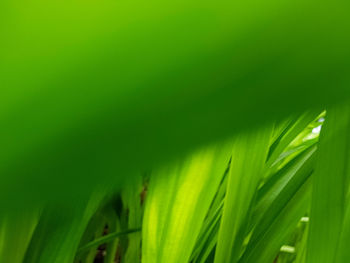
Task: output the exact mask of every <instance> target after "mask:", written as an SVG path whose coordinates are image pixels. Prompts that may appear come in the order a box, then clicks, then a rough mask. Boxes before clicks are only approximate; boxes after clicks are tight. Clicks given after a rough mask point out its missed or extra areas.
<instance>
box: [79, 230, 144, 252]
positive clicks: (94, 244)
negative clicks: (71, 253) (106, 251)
mask: <svg viewBox="0 0 350 263" xmlns="http://www.w3.org/2000/svg"><path fill="white" fill-rule="evenodd" d="M140 231H141V228H135V229H129V230H126V231H123V232H115V233H111V234H108V235H105V236H102V237H100V238H98V239H96V240H94V241H91V242H90V243H87V244H86V245H84V246H82V247H80V248H79V249H78V251H77V253H82V252H84V251H86V250H89V249H91V248H95V247H98V246H100V245H102V244H106V243H109V242H111V241H113V240H114V239H116V238H118V237H121V236H125V235H129V234H133V233H137V232H140Z"/></svg>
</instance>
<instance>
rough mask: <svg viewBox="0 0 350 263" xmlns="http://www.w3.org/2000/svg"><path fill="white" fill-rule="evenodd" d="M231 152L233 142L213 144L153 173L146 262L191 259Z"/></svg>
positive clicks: (145, 240) (146, 219)
mask: <svg viewBox="0 0 350 263" xmlns="http://www.w3.org/2000/svg"><path fill="white" fill-rule="evenodd" d="M230 155H231V143H224V144H218V145H213V146H211V147H209V148H205V149H201V150H199V151H197V152H196V153H194V154H193V155H191V156H189V157H188V158H187V159H185V160H184V161H182V162H178V163H176V164H173V165H168V166H167V167H164V168H162V169H160V170H158V171H156V172H155V173H154V174H153V175H152V176H151V180H150V184H149V190H148V193H147V200H146V207H145V214H144V221H143V227H142V233H143V239H142V240H143V241H142V242H143V243H142V244H143V246H142V261H143V262H144V263H162V262H167V263H178V262H188V261H189V259H190V256H191V253H192V250H193V248H194V246H195V243H196V240H197V238H198V235H199V234H200V230H201V227H202V225H203V222H204V219H205V217H206V215H207V213H208V210H209V208H210V205H211V203H212V200H213V198H214V196H215V194H216V191H217V190H218V187H219V184H220V182H221V179H222V177H223V175H224V172H225V170H226V167H227V165H228V163H229V159H230Z"/></svg>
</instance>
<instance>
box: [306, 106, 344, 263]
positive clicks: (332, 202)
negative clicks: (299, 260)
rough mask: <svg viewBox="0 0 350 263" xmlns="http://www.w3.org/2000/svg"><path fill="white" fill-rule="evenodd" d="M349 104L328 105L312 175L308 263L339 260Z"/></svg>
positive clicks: (330, 262)
mask: <svg viewBox="0 0 350 263" xmlns="http://www.w3.org/2000/svg"><path fill="white" fill-rule="evenodd" d="M349 143H350V108H349V106H348V105H338V106H336V107H333V108H330V109H327V118H326V121H325V124H324V127H323V128H322V131H321V134H320V143H319V152H318V160H317V164H316V171H315V175H314V176H313V179H312V206H311V214H310V232H309V240H308V249H307V262H308V263H319V262H325V263H333V262H336V251H337V247H338V245H339V239H340V235H341V231H342V224H343V218H344V214H345V201H346V193H347V191H348V182H349V176H350V171H349V161H350V159H349V145H350V144H349Z"/></svg>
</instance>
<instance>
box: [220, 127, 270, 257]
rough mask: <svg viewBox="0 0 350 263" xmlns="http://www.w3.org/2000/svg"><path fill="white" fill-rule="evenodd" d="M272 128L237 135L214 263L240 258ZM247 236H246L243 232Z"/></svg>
mask: <svg viewBox="0 0 350 263" xmlns="http://www.w3.org/2000/svg"><path fill="white" fill-rule="evenodd" d="M271 135H272V129H270V128H265V129H264V130H261V131H260V130H259V131H257V132H255V133H252V134H243V135H240V136H237V137H236V138H235V140H234V144H233V151H232V160H231V165H230V172H229V177H228V183H227V190H226V198H225V201H224V208H223V215H222V218H221V225H220V230H219V236H218V244H217V248H216V253H215V263H226V262H234V261H235V260H236V259H237V258H238V256H239V255H237V254H235V251H239V250H240V247H241V245H242V244H241V243H240V242H243V240H244V237H243V236H239V233H240V229H245V226H244V224H246V223H247V222H244V219H245V218H248V215H249V208H250V206H251V204H252V200H253V197H254V196H255V192H256V190H257V187H258V185H259V182H260V180H261V177H262V172H263V168H264V164H265V161H266V158H267V154H268V149H269V146H270V140H271ZM243 235H244V233H243Z"/></svg>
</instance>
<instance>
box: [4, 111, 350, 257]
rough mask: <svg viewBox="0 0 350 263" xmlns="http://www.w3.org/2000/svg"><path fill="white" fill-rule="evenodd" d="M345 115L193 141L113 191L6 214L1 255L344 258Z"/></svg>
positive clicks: (296, 119) (310, 116)
mask: <svg viewBox="0 0 350 263" xmlns="http://www.w3.org/2000/svg"><path fill="white" fill-rule="evenodd" d="M347 114H348V107H345V106H343V107H337V108H333V109H331V110H329V111H328V112H327V117H326V121H325V124H324V125H323V122H324V120H325V113H322V114H320V113H318V112H317V111H309V112H306V113H304V114H302V115H298V116H293V117H290V118H288V119H286V120H284V121H282V122H276V123H274V124H273V125H266V126H265V127H263V128H260V129H257V130H254V131H248V132H244V133H241V134H239V135H237V136H234V137H233V138H231V139H230V140H225V141H221V142H219V143H215V144H212V145H209V146H206V147H202V148H200V149H197V151H196V152H194V153H192V154H190V155H189V156H187V157H186V158H182V159H179V160H177V161H175V162H171V163H168V164H166V165H163V166H162V167H159V168H158V169H155V170H152V171H148V172H146V173H144V174H140V175H137V176H134V177H132V180H130V181H129V182H128V183H127V184H126V185H125V186H124V187H123V188H122V190H121V191H115V190H113V189H108V188H103V189H102V188H99V189H96V190H95V192H94V194H93V195H92V196H90V198H89V199H87V200H86V201H85V202H76V203H75V202H74V201H72V203H73V205H72V206H70V207H69V208H67V207H61V208H60V207H59V206H57V205H52V204H51V205H46V206H44V207H42V209H38V210H37V211H35V212H33V211H32V210H31V211H21V212H16V213H10V214H8V216H5V217H2V219H1V242H0V244H1V251H0V257H1V262H26V263H34V262H35V263H38V262H39V263H40V262H57V263H62V262H66V263H71V262H77V263H79V262H82V263H93V262H105V263H114V262H123V263H137V262H146V263H151V262H152V263H153V262H159V263H161V262H170V263H172V262H173V263H176V262H193V263H202V262H203V263H205V262H215V263H225V262H238V263H250V262H271V263H272V262H279V263H282V262H283V263H285V262H295V263H303V262H332V261H333V262H346V259H347V258H348V253H349V251H348V249H347V240H348V239H349V238H350V235H349V233H350V232H349V231H348V229H349V227H350V220H348V216H349V212H348V211H349V209H348V207H349V203H348V202H347V198H348V196H347V192H348V191H347V190H348V181H349V180H348V178H349V175H350V171H349V170H348V166H347V163H348V160H347V156H348V154H347V151H348V150H349V149H348V147H347V140H348V134H349V125H348V124H350V120H349V118H348V115H347ZM322 126H323V128H322V131H321V140H320V141H319V132H320V130H321V127H322ZM318 189H322V191H321V190H318ZM331 189H335V191H331ZM325 204H326V205H325ZM330 222H331V225H330ZM310 223H311V224H310ZM330 226H331V227H330ZM325 237H327V240H325ZM326 258H327V260H326Z"/></svg>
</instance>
